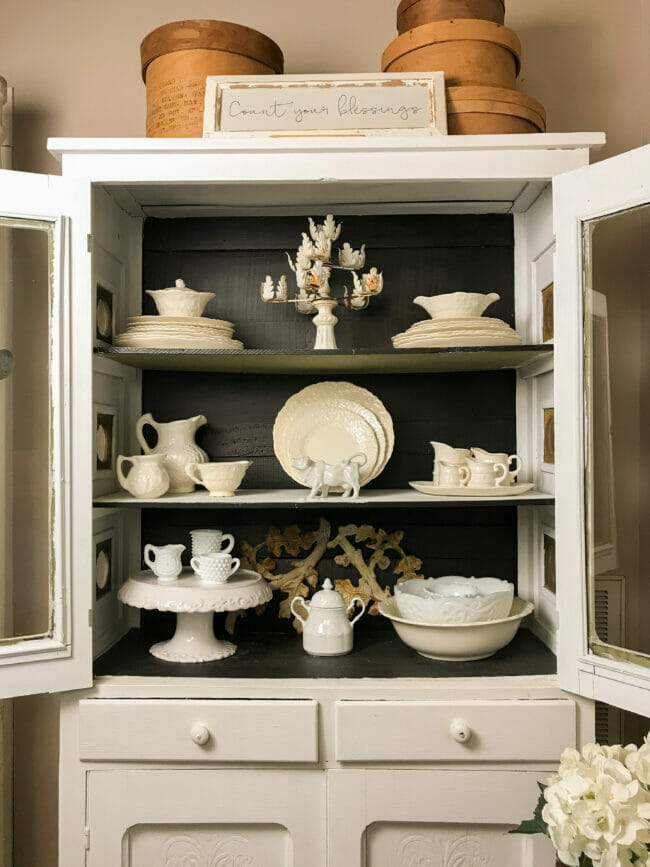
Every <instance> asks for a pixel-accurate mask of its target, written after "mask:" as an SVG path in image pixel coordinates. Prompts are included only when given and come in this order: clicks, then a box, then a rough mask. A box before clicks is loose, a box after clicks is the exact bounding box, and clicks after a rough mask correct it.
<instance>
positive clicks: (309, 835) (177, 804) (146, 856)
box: [86, 769, 326, 867]
mask: <svg viewBox="0 0 650 867" xmlns="http://www.w3.org/2000/svg"><path fill="white" fill-rule="evenodd" d="M325 801H326V798H325V774H324V772H323V771H307V770H306V771H301V770H297V771H296V770H243V769H242V770H220V769H216V770H211V769H201V770H106V771H90V772H89V773H88V807H87V809H88V828H89V840H88V844H89V848H88V852H87V860H86V864H87V867H189V865H191V867H307V865H309V867H326V832H325V822H326V815H325V814H326V810H325Z"/></svg>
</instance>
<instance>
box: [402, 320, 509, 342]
mask: <svg viewBox="0 0 650 867" xmlns="http://www.w3.org/2000/svg"><path fill="white" fill-rule="evenodd" d="M519 343H521V337H520V336H519V335H518V334H517V332H516V331H515V330H514V328H511V327H510V326H509V325H508V324H507V323H505V322H504V321H503V320H502V319H490V318H488V317H486V316H471V317H467V318H465V319H424V320H422V321H421V322H416V323H415V324H414V325H411V327H410V328H409V329H408V330H407V331H403V332H402V333H401V334H396V335H395V336H394V337H393V346H394V347H395V348H396V349H416V348H432V347H441V346H513V345H516V344H519Z"/></svg>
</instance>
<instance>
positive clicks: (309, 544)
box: [240, 518, 331, 618]
mask: <svg viewBox="0 0 650 867" xmlns="http://www.w3.org/2000/svg"><path fill="white" fill-rule="evenodd" d="M330 535H331V528H330V525H329V522H328V521H326V520H325V518H321V519H320V524H319V527H318V530H315V531H311V532H306V533H301V532H300V528H299V527H297V526H296V525H295V524H293V525H292V526H291V527H286V528H285V529H284V530H280V529H278V527H270V528H269V530H268V531H267V533H266V535H265V537H264V541H263V542H260V543H259V545H254V546H253V545H249V544H248V542H244V541H242V543H241V557H240V560H241V566H242V569H252V570H253V572H258V573H259V574H260V575H262V577H263V578H265V579H266V580H267V581H268V582H269V584H270V585H271V589H272V590H274V591H275V590H279V591H281V592H282V593H284V594H285V598H284V599H283V600H282V601H281V602H280V610H279V616H280V617H282V618H289V617H291V603H292V601H293V599H294V597H295V596H303V597H304V596H307V595H308V594H309V588H310V587H315V586H316V585H317V584H318V580H319V579H318V572H317V570H316V566H317V565H318V563H319V562H320V560H321V559H322V557H323V554H324V553H325V550H326V548H327V543H328V541H329V538H330ZM310 548H311V549H312V550H311V552H310V553H309V554H308V555H307V556H306V557H304V558H303V559H295V560H292V561H291V569H290V570H289V571H288V572H279V573H276V572H275V569H276V567H277V563H276V561H275V560H274V559H273V557H268V556H267V557H265V558H264V559H263V560H262V562H261V563H260V562H258V559H257V555H258V553H259V552H260V551H262V550H263V549H266V550H268V551H270V552H271V554H273V556H274V557H281V556H282V552H283V551H286V552H287V554H291V555H292V556H293V557H297V556H298V554H300V552H301V551H309V549H310Z"/></svg>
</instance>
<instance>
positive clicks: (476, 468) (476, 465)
mask: <svg viewBox="0 0 650 867" xmlns="http://www.w3.org/2000/svg"><path fill="white" fill-rule="evenodd" d="M467 466H468V467H469V472H470V476H469V481H468V483H467V487H468V488H494V487H497V488H502V487H505V486H507V485H508V467H507V466H506V465H505V464H498V463H490V462H489V461H476V460H473V459H472V458H469V459H468V461H467Z"/></svg>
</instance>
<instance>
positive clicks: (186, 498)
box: [93, 488, 554, 509]
mask: <svg viewBox="0 0 650 867" xmlns="http://www.w3.org/2000/svg"><path fill="white" fill-rule="evenodd" d="M553 502H554V497H553V496H552V495H551V494H546V493H544V492H543V491H535V490H532V491H528V492H527V493H525V494H520V495H519V496H516V497H430V496H428V495H427V494H421V493H419V492H418V491H414V490H412V489H410V488H409V489H406V490H381V489H375V490H372V489H371V490H364V491H363V492H362V495H361V496H360V497H359V498H358V499H356V500H350V499H348V498H347V497H346V498H343V497H341V496H338V495H336V494H332V495H331V496H330V497H328V498H327V499H326V500H324V501H321V500H308V499H307V489H306V488H291V489H288V490H266V491H264V490H260V491H254V490H245V489H244V490H242V491H239V492H238V493H237V494H236V495H235V496H234V497H211V496H210V495H209V494H208V493H207V492H206V491H195V492H194V493H191V494H170V495H167V496H164V497H158V498H157V499H155V500H139V499H136V498H135V497H132V496H130V495H129V494H126V493H124V492H123V491H120V492H119V493H115V494H107V495H106V496H103V497H97V498H96V499H95V500H94V502H93V505H95V506H98V507H101V508H115V507H120V508H122V507H126V508H134V509H150V508H153V509H178V508H183V509H185V508H192V509H250V508H258V509H305V508H306V509H325V508H327V509H330V508H349V509H355V508H359V507H368V506H370V507H379V508H394V507H396V506H407V507H413V506H417V507H424V508H436V507H437V506H445V507H449V506H477V505H485V506H517V505H522V506H530V505H534V506H540V505H551V504H553Z"/></svg>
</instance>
